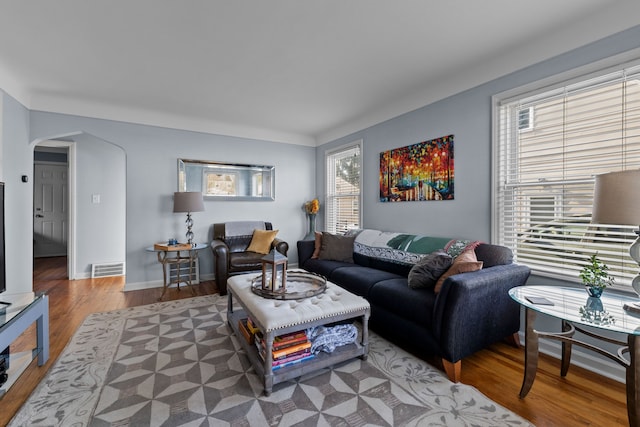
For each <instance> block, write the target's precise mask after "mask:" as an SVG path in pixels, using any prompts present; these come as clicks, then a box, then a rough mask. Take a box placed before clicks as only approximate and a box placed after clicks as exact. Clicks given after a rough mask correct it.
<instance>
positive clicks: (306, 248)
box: [298, 240, 316, 268]
mask: <svg viewBox="0 0 640 427" xmlns="http://www.w3.org/2000/svg"><path fill="white" fill-rule="evenodd" d="M315 247H316V242H315V240H298V267H300V268H304V264H305V263H306V262H307V261H308V260H309V259H311V255H313V251H314V250H315Z"/></svg>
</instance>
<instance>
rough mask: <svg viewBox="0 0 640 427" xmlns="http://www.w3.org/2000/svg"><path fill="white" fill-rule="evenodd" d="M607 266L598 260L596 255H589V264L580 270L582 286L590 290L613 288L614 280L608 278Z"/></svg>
mask: <svg viewBox="0 0 640 427" xmlns="http://www.w3.org/2000/svg"><path fill="white" fill-rule="evenodd" d="M608 271H609V266H608V265H607V264H605V263H603V262H602V261H600V260H599V259H598V254H597V253H596V254H595V255H591V257H590V258H589V264H587V265H585V266H584V267H583V268H582V270H580V280H582V284H583V285H585V286H588V287H591V288H601V289H604V288H606V287H607V286H613V284H614V282H615V278H613V277H611V276H609V273H608Z"/></svg>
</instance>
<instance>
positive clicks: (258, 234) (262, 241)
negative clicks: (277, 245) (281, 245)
mask: <svg viewBox="0 0 640 427" xmlns="http://www.w3.org/2000/svg"><path fill="white" fill-rule="evenodd" d="M276 234H278V230H258V229H256V230H253V236H252V237H251V243H249V247H248V248H247V250H248V251H250V252H257V253H259V254H268V253H269V251H270V250H271V243H273V240H274V239H275V238H276Z"/></svg>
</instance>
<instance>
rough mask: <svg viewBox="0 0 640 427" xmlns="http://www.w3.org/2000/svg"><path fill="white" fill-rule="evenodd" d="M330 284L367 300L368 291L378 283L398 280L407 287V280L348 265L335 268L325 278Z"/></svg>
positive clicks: (395, 275) (378, 271)
mask: <svg viewBox="0 0 640 427" xmlns="http://www.w3.org/2000/svg"><path fill="white" fill-rule="evenodd" d="M327 279H329V280H330V281H331V282H333V283H335V284H337V285H339V286H341V287H343V288H345V289H346V290H348V291H349V292H351V293H354V294H356V295H360V296H363V297H365V298H368V294H369V290H370V289H371V287H372V286H373V285H375V284H376V283H378V282H380V281H384V280H389V279H400V280H402V281H403V282H404V284H405V286H406V285H407V279H406V278H405V277H402V276H399V275H397V274H394V273H389V272H388V271H382V270H377V269H375V268H368V267H361V266H359V265H354V264H348V265H347V266H344V267H341V268H336V269H334V270H333V271H332V272H331V275H329V276H327Z"/></svg>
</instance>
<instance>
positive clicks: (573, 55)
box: [316, 26, 640, 381]
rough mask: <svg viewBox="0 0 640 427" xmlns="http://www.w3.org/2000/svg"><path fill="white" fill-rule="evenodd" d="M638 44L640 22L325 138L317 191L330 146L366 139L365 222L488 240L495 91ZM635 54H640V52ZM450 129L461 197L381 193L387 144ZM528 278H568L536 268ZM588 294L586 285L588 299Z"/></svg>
mask: <svg viewBox="0 0 640 427" xmlns="http://www.w3.org/2000/svg"><path fill="white" fill-rule="evenodd" d="M638 48H640V26H636V27H633V28H631V29H629V30H627V31H624V32H622V33H619V34H616V35H614V36H611V37H608V38H606V39H602V40H600V41H598V42H595V43H592V44H590V45H588V46H584V47H582V48H579V49H576V50H573V51H571V52H568V53H566V54H563V55H560V56H558V57H555V58H552V59H550V60H548V61H545V62H542V63H539V64H536V65H534V66H531V67H528V68H526V69H523V70H520V71H518V72H515V73H512V74H510V75H507V76H504V77H501V78H498V79H496V80H493V81H491V82H487V83H485V84H483V85H481V86H478V87H475V88H473V89H470V90H467V91H465V92H462V93H459V94H457V95H455V96H452V97H449V98H447V99H444V100H441V101H439V102H435V103H433V104H430V105H427V106H425V107H423V108H420V109H418V110H415V111H413V112H410V113H407V114H404V115H402V116H400V117H397V118H394V119H392V120H388V121H385V122H383V123H380V124H377V125H375V126H372V127H370V128H367V129H363V130H361V131H359V132H355V133H353V134H351V135H349V136H346V137H344V138H340V139H338V140H335V141H332V142H330V143H327V144H324V145H322V146H320V147H318V149H317V158H316V180H317V182H318V194H324V191H325V188H324V183H325V175H324V155H325V153H326V151H328V150H331V149H333V148H335V147H337V146H340V145H343V144H346V143H349V142H352V141H355V140H359V139H362V140H363V143H364V145H363V180H364V185H363V209H362V210H363V227H364V228H375V229H381V230H388V231H403V232H410V233H419V234H427V235H432V236H443V237H458V238H465V239H474V240H475V239H477V240H483V241H487V242H489V241H491V234H492V233H491V232H492V230H491V223H492V219H491V203H492V191H491V185H492V183H491V174H492V169H491V162H492V141H491V137H492V135H491V121H492V111H491V109H492V100H491V98H492V96H494V95H496V94H499V93H501V92H505V91H508V90H512V89H515V88H518V87H520V86H524V85H527V84H530V83H533V82H536V81H539V80H542V79H545V78H548V77H551V76H554V75H557V74H560V73H563V72H568V71H570V70H572V69H576V68H578V67H582V66H585V65H588V64H592V63H594V62H597V61H600V60H603V59H606V58H608V57H611V56H614V55H618V54H622V53H624V52H627V51H631V50H634V49H638ZM637 55H638V56H637V58H640V52H638V53H637ZM449 134H453V135H455V139H454V143H455V200H451V201H426V202H400V203H383V202H380V201H379V193H378V191H379V188H378V175H379V174H378V169H379V155H380V153H381V152H383V151H386V150H389V149H392V148H396V147H403V146H406V145H410V144H414V143H416V142H420V141H425V140H429V139H433V138H438V137H441V136H446V135H449ZM529 282H530V283H536V284H563V285H567V283H562V282H558V281H553V280H550V279H545V278H542V277H535V276H532V278H531V279H530V280H529ZM586 297H587V294H586V292H585V300H586ZM522 325H524V322H523V323H522ZM536 327H539V328H540V329H541V330H559V323H558V321H557V320H554V319H550V318H547V317H545V316H541V318H539V319H538V321H537V322H536ZM616 338H618V339H619V338H620V337H616ZM587 341H589V339H587ZM541 345H542V344H541ZM545 345H546V343H545ZM605 347H607V348H608V350H609V351H612V352H615V351H616V350H615V348H614V347H615V346H613V345H605ZM543 350H544V351H545V352H547V353H550V354H554V355H556V356H557V355H558V354H559V348H558V345H556V344H555V343H552V344H551V345H548V346H547V347H544V348H543ZM572 360H573V361H574V362H577V363H578V364H580V365H582V366H584V367H587V368H589V369H593V370H595V371H596V372H600V373H602V374H604V375H607V376H610V377H611V378H614V379H617V380H620V381H624V371H623V370H622V369H621V368H620V367H619V366H618V365H617V364H613V363H611V362H609V361H608V360H605V359H604V358H602V357H599V356H593V355H590V354H588V353H587V352H584V351H581V350H577V351H576V350H574V357H573V359H572Z"/></svg>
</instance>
